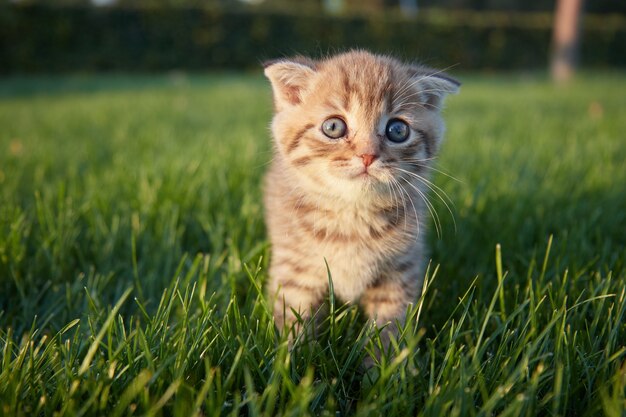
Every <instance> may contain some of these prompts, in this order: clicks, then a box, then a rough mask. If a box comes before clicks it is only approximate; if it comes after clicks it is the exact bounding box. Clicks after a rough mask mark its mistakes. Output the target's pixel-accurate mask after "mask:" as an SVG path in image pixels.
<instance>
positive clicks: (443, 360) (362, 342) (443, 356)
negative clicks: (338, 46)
mask: <svg viewBox="0 0 626 417" xmlns="http://www.w3.org/2000/svg"><path fill="white" fill-rule="evenodd" d="M462 78H463V80H464V86H463V89H462V92H461V94H460V95H458V96H454V97H451V98H450V99H449V102H448V106H447V109H446V119H447V120H448V131H447V139H446V143H445V144H444V147H443V152H442V155H441V158H440V160H439V161H438V168H439V169H441V170H442V171H443V172H445V173H447V174H449V175H451V176H453V177H454V178H456V179H452V178H450V177H448V176H446V175H444V174H439V173H438V174H437V175H435V177H434V181H435V183H436V184H437V185H438V186H439V187H441V188H442V189H443V190H445V192H446V193H447V194H448V195H449V196H450V199H451V200H452V202H453V203H454V206H453V207H452V212H453V215H454V220H455V222H456V229H455V227H454V225H453V224H454V222H453V219H452V217H451V215H450V214H449V213H448V212H447V210H446V208H445V206H443V204H438V203H435V205H436V207H437V208H438V212H439V213H440V217H441V224H442V236H441V237H440V238H438V237H437V236H435V234H434V233H431V236H429V243H430V247H431V249H432V250H431V253H430V258H432V261H431V265H430V268H429V273H428V278H429V279H428V287H427V290H426V292H425V295H424V297H423V298H422V299H421V300H420V301H419V303H417V304H416V306H415V307H414V308H412V309H411V310H410V311H408V312H407V315H408V317H409V320H407V324H406V326H405V327H404V328H403V329H402V330H401V332H400V338H399V340H398V343H397V344H396V345H395V347H394V349H392V352H390V353H389V355H387V356H385V357H383V359H382V362H381V363H380V364H379V366H377V367H376V369H375V370H373V371H370V372H368V373H366V374H364V373H363V371H362V369H361V363H362V361H363V358H364V357H365V356H366V355H369V353H370V352H372V351H373V350H375V348H374V346H373V344H376V343H378V342H379V341H378V340H377V337H376V332H377V330H376V329H374V328H372V327H371V326H369V325H368V324H367V323H366V322H365V320H364V318H363V316H362V315H361V314H360V313H359V311H358V309H356V308H355V307H349V306H342V305H341V304H340V303H339V302H337V304H336V309H335V310H334V311H333V315H332V317H331V318H330V319H329V320H326V322H324V323H323V324H322V326H321V330H319V331H318V333H317V334H316V338H315V340H304V339H303V340H300V341H298V342H296V344H295V347H294V350H293V351H291V352H290V351H289V349H288V344H287V342H286V341H285V340H284V339H283V338H281V337H280V336H278V335H277V334H276V332H275V331H274V327H273V323H272V319H271V315H270V314H269V312H268V307H267V304H266V300H265V298H264V296H263V290H262V288H263V284H264V282H265V280H266V279H267V260H268V256H269V248H268V245H267V240H266V237H265V230H264V224H263V214H262V213H263V208H262V203H261V200H262V198H261V196H262V190H261V178H262V173H263V171H264V169H265V166H266V163H267V162H268V160H269V158H270V152H269V151H270V143H269V136H268V124H269V120H270V117H271V114H270V113H271V103H270V94H269V93H270V92H269V87H268V86H267V84H266V82H265V81H264V80H263V79H262V78H261V77H260V76H243V75H241V76H234V75H212V76H192V77H184V76H180V75H177V76H173V77H169V76H162V77H155V76H153V77H121V76H118V77H83V78H45V79H41V78H40V79H32V78H21V79H5V80H1V81H0V126H2V129H0V414H4V415H17V416H22V415H23V416H30V415H53V414H54V413H57V414H55V415H67V416H74V415H148V416H159V415H177V416H178V415H180V416H183V415H194V414H195V415H205V416H213V415H250V416H254V415H267V416H274V415H294V416H299V415H308V414H310V415H328V416H331V415H347V414H349V415H359V416H360V415H363V416H365V415H379V414H386V415H388V416H407V415H424V416H444V415H446V416H447V415H450V416H454V415H460V416H465V415H469V416H474V415H477V416H478V415H480V416H487V415H489V416H491V415H503V416H504V415H506V416H535V415H576V416H597V415H608V416H623V415H624V410H625V409H626V399H625V396H626V362H625V359H626V324H625V310H626V300H625V297H626V294H625V289H624V287H625V282H626V270H625V268H624V261H625V259H626V193H625V190H626V188H625V187H624V184H626V168H625V166H626V165H625V164H624V161H626V141H625V140H626V138H625V137H624V132H625V131H626V118H624V117H623V112H624V108H625V106H626V99H625V98H624V95H623V91H624V89H625V88H626V77H623V76H618V75H614V74H613V75H610V74H608V75H604V74H603V75H601V76H599V75H595V74H590V75H588V76H586V77H583V78H582V79H581V80H579V81H577V82H576V83H575V84H574V85H573V86H572V87H570V88H567V89H564V88H556V87H553V86H551V85H549V84H547V83H546V82H544V81H542V80H537V79H532V78H531V79H522V78H515V77H488V76H467V77H462ZM431 229H432V227H431ZM433 231H434V230H433ZM551 236H552V237H551ZM498 244H499V245H500V246H497V245H498ZM336 413H339V414H336Z"/></svg>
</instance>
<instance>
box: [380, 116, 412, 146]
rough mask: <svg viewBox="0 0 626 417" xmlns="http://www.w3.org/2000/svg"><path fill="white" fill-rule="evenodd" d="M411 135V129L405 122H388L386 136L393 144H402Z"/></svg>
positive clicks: (397, 120)
mask: <svg viewBox="0 0 626 417" xmlns="http://www.w3.org/2000/svg"><path fill="white" fill-rule="evenodd" d="M410 133H411V128H410V127H409V125H408V124H406V122H403V121H402V120H400V119H391V120H389V122H387V127H386V128H385V136H387V139H389V140H390V141H392V142H395V143H400V142H404V141H405V140H407V139H408V138H409V134H410Z"/></svg>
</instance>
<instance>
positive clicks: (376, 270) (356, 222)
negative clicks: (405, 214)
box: [311, 207, 408, 301]
mask: <svg viewBox="0 0 626 417" xmlns="http://www.w3.org/2000/svg"><path fill="white" fill-rule="evenodd" d="M315 216H316V218H315V219H314V220H313V222H314V229H313V230H312V231H311V237H312V243H313V245H312V247H311V249H312V252H313V254H314V256H316V257H318V258H323V259H325V260H326V262H327V263H328V267H329V269H330V272H331V274H332V277H333V282H334V287H335V291H336V293H337V295H338V296H339V297H341V298H342V299H344V300H346V301H352V300H355V299H358V297H359V296H360V294H361V293H362V291H363V290H364V289H365V288H366V287H367V286H368V285H369V284H371V283H372V282H373V281H374V280H376V279H377V278H378V276H379V275H380V274H381V273H383V270H384V266H385V265H386V264H388V263H389V261H390V260H391V259H392V258H393V257H395V256H397V255H398V254H399V253H400V252H403V251H406V250H407V248H408V245H407V239H405V238H404V237H405V234H404V233H402V229H401V226H402V225H401V224H394V223H393V218H390V217H388V216H386V215H385V213H383V212H378V211H375V210H364V209H359V208H358V207H355V208H343V209H342V210H337V211H326V212H324V211H321V212H317V213H315Z"/></svg>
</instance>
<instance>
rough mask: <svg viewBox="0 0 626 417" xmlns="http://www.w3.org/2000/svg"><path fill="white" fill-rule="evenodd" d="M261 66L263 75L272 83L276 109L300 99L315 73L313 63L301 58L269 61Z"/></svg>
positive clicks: (295, 102)
mask: <svg viewBox="0 0 626 417" xmlns="http://www.w3.org/2000/svg"><path fill="white" fill-rule="evenodd" d="M263 67H264V68H265V76H266V77H267V78H269V80H270V82H271V83H272V89H273V90H274V103H275V105H276V109H277V110H278V111H280V110H282V109H284V108H285V107H289V106H295V105H296V104H299V103H300V102H301V101H302V93H303V92H304V91H305V90H306V88H307V86H308V84H309V80H310V79H311V76H312V75H313V74H314V73H315V63H314V62H313V61H311V60H309V59H303V58H295V59H291V60H287V59H284V60H282V59H281V60H275V61H269V62H266V63H264V64H263Z"/></svg>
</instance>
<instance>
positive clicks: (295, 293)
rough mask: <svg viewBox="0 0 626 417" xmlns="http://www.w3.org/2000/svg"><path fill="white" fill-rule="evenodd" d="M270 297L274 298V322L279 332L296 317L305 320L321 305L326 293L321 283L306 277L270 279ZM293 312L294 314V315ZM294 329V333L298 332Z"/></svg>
mask: <svg viewBox="0 0 626 417" xmlns="http://www.w3.org/2000/svg"><path fill="white" fill-rule="evenodd" d="M270 291H271V294H270V296H273V297H275V298H274V321H275V323H276V326H277V327H278V329H279V330H280V331H283V330H284V329H285V325H287V326H291V324H292V323H294V322H295V321H296V319H297V316H296V313H297V315H298V316H300V317H302V318H304V319H306V318H308V317H310V316H311V313H312V311H313V310H314V309H315V308H316V307H317V306H319V305H320V304H321V302H322V299H323V297H324V293H325V291H326V286H325V285H323V283H322V282H320V283H318V282H317V280H314V279H310V278H309V277H306V276H289V277H282V276H278V277H272V280H271V283H270ZM294 311H295V313H294ZM299 330H300V329H299V328H296V333H298V332H299Z"/></svg>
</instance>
